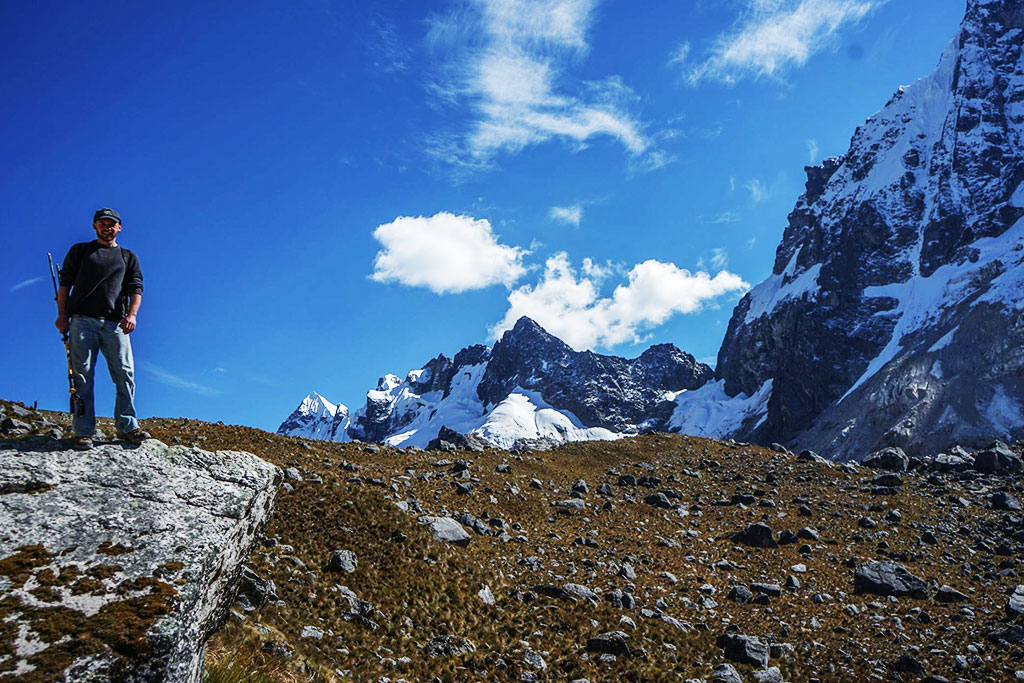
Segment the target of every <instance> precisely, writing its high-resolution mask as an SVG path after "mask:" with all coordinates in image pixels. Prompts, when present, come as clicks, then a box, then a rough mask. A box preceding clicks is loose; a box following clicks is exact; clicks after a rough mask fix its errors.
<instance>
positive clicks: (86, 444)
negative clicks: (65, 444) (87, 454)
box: [71, 436, 93, 451]
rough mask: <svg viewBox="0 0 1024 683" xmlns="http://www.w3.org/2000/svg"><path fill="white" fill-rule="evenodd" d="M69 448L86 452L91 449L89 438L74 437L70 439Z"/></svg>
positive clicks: (90, 439)
mask: <svg viewBox="0 0 1024 683" xmlns="http://www.w3.org/2000/svg"><path fill="white" fill-rule="evenodd" d="M71 447H72V448H74V449H75V450H76V451H88V450H90V449H91V448H92V447H93V443H92V437H91V436H76V437H75V438H73V439H71Z"/></svg>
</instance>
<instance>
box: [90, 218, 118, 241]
mask: <svg viewBox="0 0 1024 683" xmlns="http://www.w3.org/2000/svg"><path fill="white" fill-rule="evenodd" d="M92 227H93V228H95V229H96V237H97V238H99V239H100V240H101V241H103V242H113V241H114V239H115V238H116V237H117V233H119V232H121V224H120V223H118V222H117V221H114V220H112V219H110V218H101V219H99V220H98V221H93V223H92Z"/></svg>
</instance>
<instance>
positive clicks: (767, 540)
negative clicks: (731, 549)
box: [732, 522, 779, 548]
mask: <svg viewBox="0 0 1024 683" xmlns="http://www.w3.org/2000/svg"><path fill="white" fill-rule="evenodd" d="M732 539H733V540H734V541H738V542H739V543H743V544H745V545H749V546H753V547H755V548H777V547H778V545H779V544H778V543H776V542H775V538H774V537H773V535H772V530H771V527H769V526H768V525H767V524H762V523H761V522H757V523H755V524H751V525H750V526H748V527H747V528H746V529H744V530H743V531H740V532H738V533H736V534H734V535H733V536H732Z"/></svg>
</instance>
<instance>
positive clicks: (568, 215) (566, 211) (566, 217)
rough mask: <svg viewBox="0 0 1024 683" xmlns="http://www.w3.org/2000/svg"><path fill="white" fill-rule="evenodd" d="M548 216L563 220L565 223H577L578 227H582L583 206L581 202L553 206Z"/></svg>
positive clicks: (555, 219)
mask: <svg viewBox="0 0 1024 683" xmlns="http://www.w3.org/2000/svg"><path fill="white" fill-rule="evenodd" d="M548 217H549V218H550V219H551V220H553V221H562V222H563V223H569V224H571V225H575V226H576V227H577V228H578V227H580V221H582V220H583V207H582V206H580V205H579V204H573V205H572V206H552V207H551V211H549V212H548Z"/></svg>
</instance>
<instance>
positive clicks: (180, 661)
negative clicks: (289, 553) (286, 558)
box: [0, 438, 281, 682]
mask: <svg viewBox="0 0 1024 683" xmlns="http://www.w3.org/2000/svg"><path fill="white" fill-rule="evenodd" d="M280 480H281V474H280V471H279V470H278V469H277V468H276V467H274V466H273V465H270V464H268V463H266V462H264V461H262V460H260V459H259V458H257V457H256V456H253V455H250V454H248V453H241V452H236V451H220V452H216V453H210V452H207V451H203V450H200V449H197V448H186V447H182V446H174V447H168V446H166V445H164V444H163V443H161V442H159V441H157V440H155V439H150V440H147V441H146V442H145V443H143V444H142V445H141V446H138V447H127V446H122V445H119V444H117V445H115V444H110V445H103V446H99V447H97V448H94V449H92V450H90V451H85V452H78V451H72V450H64V449H62V447H61V445H60V442H58V441H56V440H54V439H44V438H33V439H24V440H19V441H0V677H3V676H5V675H11V674H13V675H15V676H17V675H19V674H25V675H27V676H28V677H29V678H31V679H32V680H64V681H106V680H123V681H175V682H177V681H188V682H192V681H199V680H200V679H201V677H202V671H203V654H204V648H205V643H206V640H207V638H208V637H209V636H210V634H211V633H213V632H214V631H215V630H216V629H218V628H219V627H220V626H221V625H222V624H223V622H224V619H225V618H226V616H227V610H228V606H229V605H230V604H231V602H232V600H233V598H234V594H235V591H236V589H237V585H238V580H239V577H240V576H241V573H242V569H243V565H244V563H245V561H246V559H247V558H248V556H249V553H250V551H251V550H252V546H253V544H254V543H255V540H256V537H257V535H258V534H259V533H260V532H261V530H262V528H263V527H264V525H265V524H266V522H267V520H268V518H269V517H270V513H271V509H272V506H273V501H274V496H275V493H276V491H277V486H278V484H279V483H280Z"/></svg>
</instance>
